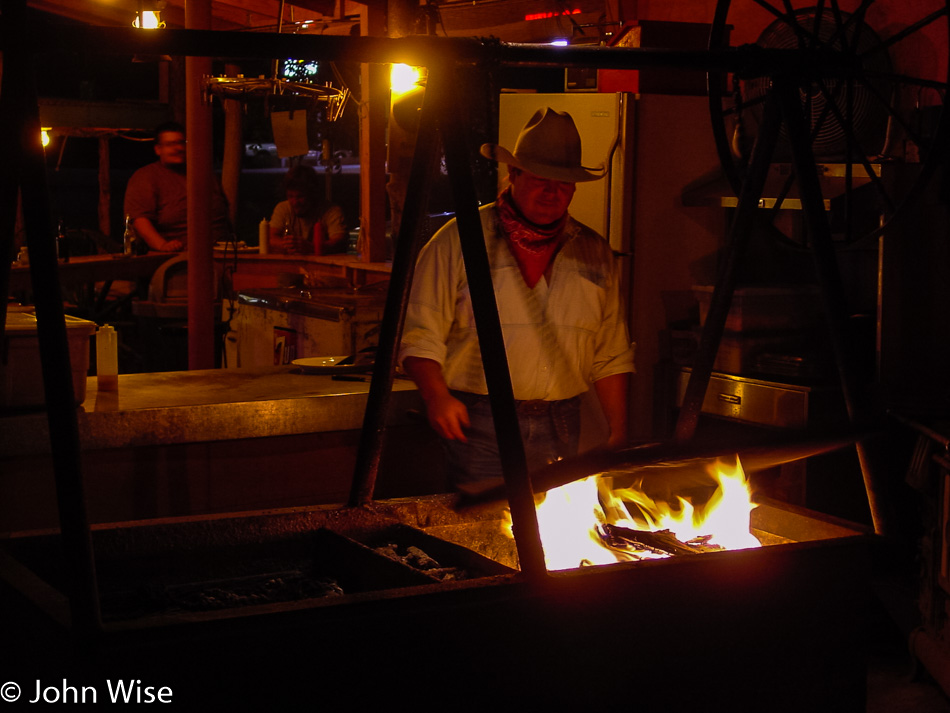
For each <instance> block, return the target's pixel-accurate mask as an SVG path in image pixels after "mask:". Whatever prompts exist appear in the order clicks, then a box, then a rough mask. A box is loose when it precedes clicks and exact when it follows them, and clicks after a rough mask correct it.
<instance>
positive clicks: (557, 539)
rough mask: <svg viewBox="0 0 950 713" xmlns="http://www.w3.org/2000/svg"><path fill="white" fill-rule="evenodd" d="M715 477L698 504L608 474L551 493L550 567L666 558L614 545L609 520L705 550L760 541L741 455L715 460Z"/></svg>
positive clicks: (544, 525) (545, 538)
mask: <svg viewBox="0 0 950 713" xmlns="http://www.w3.org/2000/svg"><path fill="white" fill-rule="evenodd" d="M709 475H710V476H711V477H712V481H711V483H712V484H714V485H715V489H714V491H713V493H712V495H711V496H710V497H709V498H708V499H707V500H706V501H705V502H699V503H693V502H690V500H688V499H686V498H684V497H676V498H675V502H674V503H672V504H671V503H668V502H664V501H663V500H659V499H654V498H652V497H650V496H649V495H647V493H646V492H644V490H640V489H637V488H623V489H617V490H613V489H611V487H610V483H611V479H610V478H608V477H605V476H591V477H589V478H584V479H583V480H578V481H575V482H573V483H568V484H567V485H564V486H562V487H560V488H555V489H553V490H550V491H548V493H547V494H546V496H545V497H544V499H543V501H541V502H539V503H538V504H537V506H536V507H537V513H538V527H539V529H540V533H541V542H542V545H543V547H544V555H545V563H546V565H547V568H548V569H549V570H560V569H573V568H575V567H579V566H583V565H592V564H611V563H614V562H618V561H626V560H639V559H656V558H659V557H666V556H668V555H667V554H663V553H662V552H656V551H651V550H649V549H639V548H637V549H635V550H631V549H629V548H626V547H625V548H618V547H615V546H611V544H615V543H614V542H612V541H611V540H612V538H611V537H610V533H611V532H615V530H611V526H613V527H619V528H626V529H627V530H635V531H639V532H662V531H669V532H670V533H672V535H674V536H675V538H676V540H678V541H679V543H680V545H682V546H684V547H686V546H691V547H699V548H700V549H702V550H708V549H744V548H749V547H759V546H760V544H759V542H758V540H757V539H756V538H755V536H754V535H752V534H751V532H750V531H749V518H750V513H751V512H752V510H753V508H754V507H755V505H754V504H753V503H752V499H751V494H750V492H749V487H748V481H747V479H746V477H745V473H743V471H742V466H741V465H740V464H739V462H738V459H737V460H736V462H735V465H731V466H730V465H727V464H724V463H722V462H720V461H717V462H716V463H715V464H713V465H712V466H711V467H710V468H709ZM621 532H623V530H621ZM509 534H510V531H509ZM634 534H636V533H634Z"/></svg>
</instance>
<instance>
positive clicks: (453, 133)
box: [0, 0, 879, 633]
mask: <svg viewBox="0 0 950 713" xmlns="http://www.w3.org/2000/svg"><path fill="white" fill-rule="evenodd" d="M24 6H25V2H24V1H23V0H5V1H4V3H3V10H4V12H3V14H2V15H0V50H2V51H3V52H4V65H5V66H4V70H5V71H4V74H3V91H2V93H0V122H2V123H0V126H3V127H4V128H7V131H5V132H4V133H3V134H2V135H3V136H4V137H6V139H7V140H6V141H5V142H4V144H3V148H2V151H3V154H0V155H5V156H7V157H8V158H9V160H8V162H6V166H8V167H17V170H15V171H11V170H9V169H8V170H6V171H4V172H3V173H4V178H3V180H4V183H3V184H0V187H2V189H3V193H2V197H3V198H4V199H5V200H3V201H2V203H3V205H9V198H10V197H11V196H12V197H14V198H15V190H16V188H17V185H19V187H20V188H21V189H22V193H23V199H24V201H23V202H24V213H25V215H26V226H27V240H28V245H29V249H30V254H31V263H32V266H33V267H32V270H33V272H32V274H33V281H34V285H35V288H36V300H37V313H38V317H39V331H40V340H41V351H42V357H43V358H42V362H43V377H44V383H45V385H46V392H47V404H48V411H49V421H50V435H51V439H52V442H53V448H52V450H53V453H54V471H55V474H56V484H57V493H58V498H59V503H60V518H61V526H62V533H63V539H64V541H65V542H66V545H67V547H68V551H69V553H70V561H71V563H72V565H73V567H74V572H73V577H72V580H73V583H74V586H73V588H72V591H71V593H70V594H71V596H70V599H71V609H72V616H73V625H74V628H75V630H77V631H78V632H81V633H91V632H94V631H96V630H98V629H100V628H101V622H100V613H99V603H98V596H97V591H96V578H95V561H94V555H93V551H92V546H91V540H90V536H89V524H88V520H87V518H86V512H85V502H84V492H83V487H82V473H81V470H80V465H79V456H80V444H79V437H78V427H77V421H76V415H75V407H74V404H73V403H72V384H71V378H70V375H71V371H70V369H69V354H68V349H67V348H66V343H67V342H66V332H65V323H64V318H63V312H62V300H61V296H60V290H59V285H58V280H57V269H56V258H55V253H54V252H53V249H52V246H53V243H52V241H51V240H48V239H47V237H46V236H48V235H49V234H50V225H49V211H48V203H47V202H48V198H47V195H46V182H45V175H44V166H43V157H42V152H41V150H39V147H38V145H37V146H36V147H35V149H31V150H25V151H22V152H21V151H20V149H19V148H18V147H19V146H30V147H32V144H31V143H30V142H29V141H27V137H29V136H34V135H38V131H39V122H38V111H37V104H36V96H35V91H34V90H33V89H32V82H31V80H30V77H31V71H32V69H31V66H30V62H29V59H30V57H31V56H32V55H33V54H34V53H39V52H44V51H64V50H65V51H70V52H94V53H145V54H172V55H175V54H177V55H189V56H225V57H255V58H272V57H275V56H295V57H301V58H314V59H322V60H333V61H353V62H364V63H391V62H406V63H410V64H415V65H423V66H427V67H430V68H431V73H430V88H432V89H434V88H435V87H436V86H438V87H439V88H440V89H439V91H438V92H435V91H432V92H429V94H430V96H428V97H427V98H426V102H425V105H424V109H423V113H422V118H421V130H420V132H419V136H420V139H419V142H418V144H417V146H416V155H415V157H414V161H413V167H412V173H411V177H410V190H409V191H408V199H407V204H406V206H405V208H404V211H405V212H404V217H403V221H404V222H403V230H402V231H401V233H402V235H403V236H411V239H406V240H403V241H401V242H400V243H399V244H398V245H397V251H396V255H395V257H394V261H393V270H392V278H391V283H390V289H389V296H388V300H387V304H386V310H385V314H384V320H383V325H382V329H381V333H380V345H379V354H378V359H377V363H376V368H375V372H374V374H373V381H372V385H371V389H370V397H369V402H368V404H367V411H366V417H365V421H364V426H363V432H362V437H361V441H360V455H359V460H358V463H357V470H356V473H355V476H354V483H353V490H352V493H351V498H350V504H351V505H360V504H363V503H366V502H368V501H369V500H371V499H372V494H373V486H374V483H375V478H376V470H377V468H378V465H379V455H380V453H381V449H382V438H383V432H384V423H385V413H386V409H387V406H388V401H389V392H390V391H391V387H392V379H393V370H394V367H395V355H396V349H397V343H398V337H399V333H400V331H401V328H402V324H403V320H404V316H405V309H406V305H407V302H408V291H409V285H410V283H411V279H412V273H413V267H414V263H415V257H416V254H417V252H418V249H419V247H420V245H419V243H420V242H421V238H420V227H421V225H422V217H423V213H424V210H425V202H424V196H425V188H426V185H427V183H428V180H427V179H428V177H429V176H430V175H431V172H432V170H433V161H434V157H435V156H437V154H438V152H437V151H436V150H435V149H436V148H437V146H438V137H439V135H441V136H442V138H443V145H444V146H445V149H446V163H447V167H448V169H449V174H450V180H451V182H452V189H453V195H454V198H455V201H456V203H457V205H456V212H457V215H458V220H459V227H460V234H461V238H462V243H463V250H464V253H465V261H466V269H467V271H468V272H469V275H470V284H471V285H472V291H473V300H475V314H476V321H477V326H478V331H479V340H480V342H481V344H482V352H483V359H484V361H485V371H486V378H487V381H488V385H489V392H490V394H491V402H492V410H493V414H494V417H495V423H496V429H497V430H498V434H499V447H500V449H501V451H502V463H503V469H504V473H505V477H506V483H507V486H508V492H509V499H510V502H511V505H512V511H513V512H512V516H513V520H514V525H515V535H516V539H517V542H518V547H519V555H520V556H521V559H522V568H523V570H524V571H525V573H526V574H527V575H528V576H532V577H540V576H544V575H545V568H544V563H543V553H542V551H541V545H540V538H539V535H538V531H537V521H536V519H535V515H534V507H533V498H532V492H531V486H530V481H529V479H528V476H527V472H526V467H525V460H524V451H523V446H522V444H521V438H520V431H519V429H518V427H517V416H516V414H515V411H514V403H513V400H512V395H511V394H512V391H511V384H510V377H509V374H508V368H507V361H506V359H505V356H504V348H503V340H502V338H501V329H500V325H499V324H498V316H497V310H496V309H495V304H494V292H493V290H492V288H491V278H490V273H489V271H488V263H487V255H486V253H485V250H484V236H483V235H482V230H481V223H480V221H479V219H478V215H477V201H476V199H475V194H474V188H473V186H472V183H471V171H470V170H468V167H469V166H470V158H469V156H468V154H467V152H468V144H469V142H468V141H467V138H466V136H465V133H466V132H465V128H464V123H463V121H462V119H461V118H460V117H458V116H456V115H455V109H456V103H455V102H453V101H452V99H451V97H452V94H453V92H454V85H453V79H454V75H455V71H454V70H455V68H456V67H458V66H461V65H466V64H473V63H478V62H495V63H502V64H516V65H532V66H554V67H563V66H565V65H573V66H588V67H601V68H615V69H645V68H650V67H678V68H685V69H697V70H706V71H708V70H717V71H731V72H741V73H743V74H744V75H746V76H764V75H769V76H773V77H781V78H783V81H782V82H781V84H782V87H783V88H782V89H781V90H777V91H776V95H777V98H773V100H771V102H770V103H771V104H773V105H774V107H773V109H772V110H771V114H772V116H773V121H774V126H770V128H769V130H768V131H765V132H763V133H764V134H767V135H768V136H774V134H777V131H778V121H779V115H780V114H782V115H784V117H785V120H786V122H787V123H789V125H790V130H792V129H794V128H795V125H796V122H797V121H798V120H796V119H795V116H796V115H797V114H798V113H799V112H797V111H796V110H795V108H794V106H793V103H792V101H791V99H792V89H793V88H794V81H793V79H791V78H795V79H801V78H806V79H808V78H811V77H818V76H820V77H828V76H847V75H848V72H849V71H851V70H850V68H849V67H848V66H847V65H846V64H845V63H843V62H842V61H840V58H838V57H836V56H835V55H834V54H829V53H827V52H825V51H812V50H764V49H761V48H757V47H743V48H735V49H724V50H714V51H712V50H711V51H676V50H656V49H628V48H600V47H598V48H592V47H569V48H551V47H548V46H540V45H505V44H502V43H498V42H494V41H492V42H488V41H479V40H460V39H445V38H421V37H416V38H402V39H386V38H372V37H359V38H349V37H347V38H343V37H325V36H313V35H286V34H277V33H273V34H257V33H255V34H254V35H253V41H249V39H250V38H249V36H248V35H247V34H245V33H240V32H217V31H203V30H166V31H162V32H149V33H145V32H140V31H137V30H134V29H132V28H107V27H81V28H73V27H70V28H69V29H68V30H67V29H65V28H61V27H49V26H46V25H43V24H40V25H37V24H35V21H34V20H32V19H31V18H30V17H29V15H28V13H27V12H26V11H25V8H24ZM799 119H800V117H799ZM21 139H22V140H21ZM761 139H762V137H760V140H761ZM34 143H35V142H34ZM768 143H769V142H768V141H764V142H763V145H762V147H761V149H760V150H758V151H757V158H756V159H755V161H756V162H757V163H758V169H757V172H758V173H762V174H763V175H764V172H765V168H767V165H768V161H769V157H770V155H771V148H770V146H769V145H768ZM772 143H774V138H773V140H772ZM797 143H800V144H801V143H805V142H802V141H798V142H797ZM800 148H802V150H801V151H798V152H796V156H797V158H798V159H799V160H800V162H801V164H802V165H801V166H800V167H799V171H800V175H804V174H806V173H809V171H807V170H806V168H807V163H808V161H809V157H808V154H807V145H806V146H803V147H800ZM812 169H813V167H812ZM11 176H15V177H17V178H14V179H13V180H11V179H10V177H11ZM814 188H815V189H817V184H815V186H814ZM760 194H761V185H760V182H759V181H748V182H747V184H746V188H745V190H744V191H743V198H742V199H741V201H740V206H739V210H738V211H737V216H736V220H735V224H734V226H733V231H732V246H731V252H730V254H731V255H732V257H731V258H730V261H731V260H733V259H737V258H738V256H739V255H740V254H741V251H742V248H743V245H744V240H745V238H744V234H745V232H744V231H747V228H746V227H745V226H747V224H748V223H749V221H750V218H751V212H752V211H753V210H754V209H755V207H756V205H757V203H758V198H759V196H760ZM803 200H804V198H803ZM807 202H808V203H809V205H810V209H809V210H808V211H807V212H808V214H809V220H810V221H814V226H813V227H814V229H815V231H816V234H817V235H821V234H823V232H827V231H823V230H822V223H823V224H824V228H827V219H826V217H825V216H824V209H823V206H822V202H821V196H820V194H812V195H810V196H809V197H808V198H807ZM13 204H14V205H15V200H14V203H13ZM0 218H2V219H3V222H2V224H0V229H3V235H2V236H0V237H2V238H5V240H4V241H3V245H4V246H5V250H6V252H9V250H10V247H11V246H12V233H13V230H12V226H13V215H12V214H11V213H9V212H8V211H6V210H5V209H4V210H3V212H2V214H0ZM829 240H830V236H829ZM816 242H819V241H818V240H816ZM829 245H830V243H829ZM815 259H816V265H818V268H819V273H820V279H821V281H822V284H823V286H824V291H825V297H826V300H827V301H829V303H833V304H829V314H838V313H840V310H839V309H838V304H839V303H838V300H837V292H836V288H835V285H836V284H837V269H836V266H835V264H834V258H833V254H829V253H827V252H825V251H821V249H818V250H816V253H815ZM5 270H6V268H4V269H3V271H2V272H3V273H5ZM4 280H5V278H0V285H2V283H3V282H4ZM734 282H735V273H734V270H728V269H727V270H726V271H725V272H724V274H723V276H722V278H721V279H720V284H719V285H717V288H716V291H715V293H714V296H713V305H712V307H711V309H710V314H709V316H708V317H707V326H706V329H705V331H704V334H703V339H702V345H701V349H700V356H699V359H698V363H697V368H694V371H693V376H692V378H691V380H690V383H689V387H688V391H687V403H686V404H684V408H683V411H682V415H681V423H682V426H681V427H680V428H679V429H678V431H677V435H678V438H679V439H680V440H682V439H684V438H686V437H688V436H689V435H691V433H692V427H694V425H695V415H696V414H698V410H699V406H701V404H702V396H703V394H704V393H705V390H706V385H707V383H708V378H709V372H710V370H711V364H712V360H713V359H714V357H715V353H716V350H717V347H718V342H719V338H720V337H721V333H722V327H721V325H722V324H724V321H725V315H726V313H727V312H728V308H729V302H730V300H731V296H732V290H733V288H734ZM476 293H478V296H476ZM717 324H718V325H720V326H719V327H718V328H717V327H716V325H717ZM832 324H833V325H834V324H837V322H836V318H835V319H833V320H832ZM833 331H835V328H833ZM836 338H837V339H838V341H839V342H840V333H839V334H838V335H837V337H836ZM838 351H839V353H838V356H839V371H840V373H841V377H842V383H843V385H846V384H847V382H848V379H847V373H848V370H847V368H846V365H845V363H844V357H843V351H842V350H838ZM850 393H851V392H850V390H849V389H848V388H847V387H845V394H846V396H847V395H848V394H850ZM848 403H849V408H852V409H853V400H852V399H851V398H850V396H848ZM852 418H855V416H854V414H852ZM691 423H692V426H691V425H690V424H691ZM862 465H863V466H866V463H865V462H864V459H862ZM865 484H866V487H867V490H868V495H869V500H870V501H871V503H872V513H876V511H877V508H876V505H875V502H876V498H875V497H874V492H875V486H874V483H873V480H872V479H871V478H870V477H869V476H868V475H867V474H865ZM875 525H876V526H878V525H879V518H878V517H877V516H876V515H875Z"/></svg>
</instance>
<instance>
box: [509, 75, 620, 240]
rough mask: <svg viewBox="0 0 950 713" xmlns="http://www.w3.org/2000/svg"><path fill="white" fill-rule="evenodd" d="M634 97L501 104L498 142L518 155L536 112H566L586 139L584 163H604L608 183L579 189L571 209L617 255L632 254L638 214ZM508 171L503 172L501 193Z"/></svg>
mask: <svg viewBox="0 0 950 713" xmlns="http://www.w3.org/2000/svg"><path fill="white" fill-rule="evenodd" d="M633 97H634V95H633V94H629V93H616V94H600V93H593V94H592V93H577V94H570V93H567V94H534V93H510V94H509V93H504V94H502V95H501V97H500V100H499V112H498V114H499V120H498V143H499V144H500V145H502V146H504V147H505V148H507V149H508V150H510V151H514V147H515V141H516V140H517V138H518V133H519V132H520V131H521V129H522V127H523V126H524V125H525V123H527V121H528V119H530V118H531V117H532V115H533V114H534V112H535V111H537V110H538V109H542V108H544V107H546V106H549V107H551V108H552V109H554V110H555V111H566V112H568V113H569V114H570V115H571V117H572V118H573V119H574V123H575V124H576V125H577V130H578V132H579V133H580V135H581V147H582V150H583V156H582V162H583V165H585V166H588V167H594V166H599V165H601V164H603V165H604V166H606V167H607V168H608V172H607V175H606V177H605V178H603V179H601V180H599V181H586V182H584V183H578V184H577V192H576V193H575V194H574V199H573V201H571V207H570V209H569V211H570V213H571V215H572V216H574V218H575V219H577V220H579V221H580V222H582V223H584V224H585V225H587V226H589V227H591V228H593V229H594V230H596V231H597V232H598V233H600V234H601V235H603V236H604V237H605V238H607V239H608V240H609V241H610V246H611V247H612V248H613V249H614V250H617V251H621V252H629V251H630V244H629V240H630V234H631V229H632V214H633V190H632V186H633V175H634V174H633V150H634V134H633V126H634V107H635V102H634V98H633ZM505 179H506V172H505V170H504V169H503V168H499V171H498V180H499V188H500V187H501V185H502V184H503V183H504V182H505Z"/></svg>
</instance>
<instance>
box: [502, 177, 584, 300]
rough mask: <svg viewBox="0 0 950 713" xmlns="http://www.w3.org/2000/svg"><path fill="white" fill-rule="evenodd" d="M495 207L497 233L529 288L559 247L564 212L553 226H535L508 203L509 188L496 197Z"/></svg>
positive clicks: (513, 204) (512, 203) (514, 206)
mask: <svg viewBox="0 0 950 713" xmlns="http://www.w3.org/2000/svg"><path fill="white" fill-rule="evenodd" d="M495 207H496V210H497V212H498V222H499V225H500V227H501V232H502V233H503V234H504V236H505V239H506V240H507V241H508V247H509V248H510V249H511V254H512V255H514V256H515V260H516V261H517V262H518V267H519V268H520V270H521V276H522V277H523V278H524V281H525V282H526V283H527V285H528V287H531V288H533V287H534V286H535V285H537V284H538V280H540V279H541V276H542V275H543V274H544V271H545V270H547V269H548V265H550V264H551V260H552V259H553V258H554V255H555V254H556V253H557V251H558V248H560V247H561V242H562V237H563V235H562V234H563V231H564V225H565V224H566V223H567V212H565V213H564V215H563V216H561V218H560V220H557V221H555V222H554V223H551V224H549V225H535V224H534V223H532V222H531V221H529V220H528V219H527V218H525V217H524V216H523V215H522V214H521V211H520V210H518V206H516V205H515V202H514V201H513V200H512V199H511V187H510V186H509V187H508V188H506V189H505V190H504V191H502V192H501V193H500V194H498V201H497V202H496V203H495Z"/></svg>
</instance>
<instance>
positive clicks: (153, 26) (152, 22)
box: [132, 10, 164, 30]
mask: <svg viewBox="0 0 950 713" xmlns="http://www.w3.org/2000/svg"><path fill="white" fill-rule="evenodd" d="M132 27H138V28H141V29H144V30H158V29H161V28H162V27H164V23H163V22H162V21H161V19H160V18H159V16H158V13H157V12H153V11H152V10H143V11H142V17H141V18H139V17H136V18H135V20H134V21H133V22H132Z"/></svg>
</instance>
